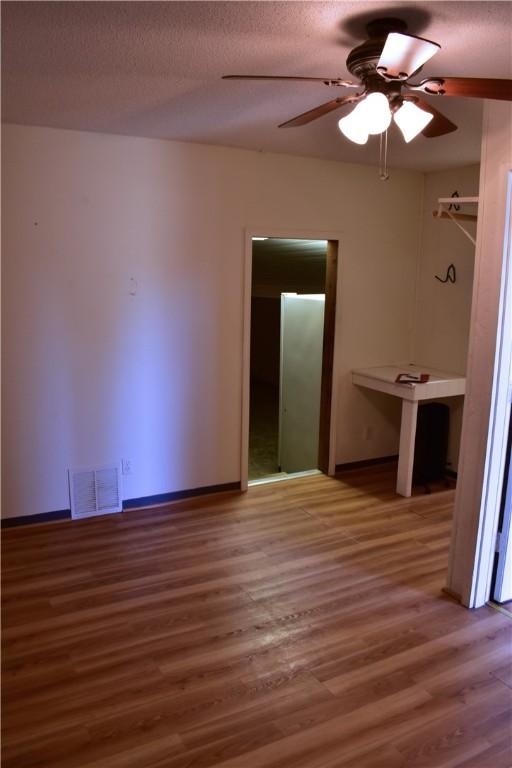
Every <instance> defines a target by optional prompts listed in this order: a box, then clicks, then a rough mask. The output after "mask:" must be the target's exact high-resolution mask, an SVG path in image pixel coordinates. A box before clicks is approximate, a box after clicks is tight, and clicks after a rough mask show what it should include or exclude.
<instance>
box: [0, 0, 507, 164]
mask: <svg viewBox="0 0 512 768" xmlns="http://www.w3.org/2000/svg"><path fill="white" fill-rule="evenodd" d="M1 10H2V65H3V88H2V98H3V119H4V121H7V122H13V123H24V124H32V125H46V126H55V127H60V128H72V129H82V130H90V131H104V132H108V133H119V134H128V135H134V136H148V137H157V138H169V139H177V140H180V141H193V142H201V143H208V144H222V145H226V146H236V147H244V148H248V149H255V150H263V151H270V152H286V153H291V154H296V155H307V156H313V157H323V158H330V159H334V160H342V161H346V162H356V163H368V164H376V162H377V159H378V138H372V139H371V140H370V142H369V144H368V145H367V146H363V147H360V146H356V145H354V144H352V143H351V142H349V141H347V140H346V139H345V138H344V137H342V136H341V134H340V133H339V131H338V129H337V120H338V119H339V118H340V117H341V115H342V114H343V113H341V112H340V113H336V112H335V113H331V114H330V115H327V116H325V117H323V118H320V119H319V120H317V121H316V122H314V123H312V124H310V125H307V126H304V127H301V128H288V129H278V128H277V125H278V123H280V122H283V121H284V120H286V119H288V118H290V117H293V116H294V115H297V114H299V113H301V112H304V111H305V110H307V109H310V108H312V107H314V106H316V105H318V104H320V103H322V102H324V101H328V100H329V99H331V98H333V96H338V95H341V94H342V93H343V90H342V89H339V88H338V89H329V88H327V87H326V86H324V85H323V84H321V83H319V84H316V83H289V84H288V83H268V82H240V81H222V80H221V76H222V75H223V74H233V73H234V74H238V73H242V74H251V73H252V74H286V75H294V74H299V75H315V76H321V77H325V76H329V77H340V76H341V77H348V72H347V70H346V67H345V59H346V57H347V54H348V52H349V51H350V49H351V48H353V47H354V46H355V45H357V44H358V43H359V42H361V41H362V39H364V37H365V36H366V35H365V32H364V23H365V22H366V21H368V20H369V19H371V18H376V17H382V16H389V15H395V16H400V17H401V18H403V19H404V20H406V21H407V22H408V24H409V31H410V32H412V33H413V34H419V35H423V36H426V37H429V38H430V39H432V40H435V41H437V42H438V43H440V45H441V46H442V50H441V51H440V53H438V54H437V55H436V56H435V57H434V59H432V61H431V62H429V64H427V65H426V67H425V73H426V74H428V75H453V76H456V75H459V76H469V77H472V76H473V77H510V76H511V73H512V62H511V57H512V44H511V35H512V33H511V30H512V24H511V20H512V18H511V17H512V4H511V3H510V2H423V3H407V2H395V3H387V2H383V1H382V0H381V2H362V1H358V2H164V3H159V2H111V3H105V2H83V3H82V2H49V3H48V2H35V3H32V2H2V6H1ZM345 92H346V91H345ZM434 101H435V103H436V106H437V107H438V108H442V110H443V111H444V112H445V114H446V115H447V116H448V117H449V118H450V119H451V120H453V121H454V122H455V123H457V124H458V125H459V126H460V127H459V130H458V131H456V132H455V133H453V134H450V135H447V136H443V137H439V138H436V139H426V138H424V137H422V136H420V137H419V138H418V139H415V140H414V142H413V143H412V144H410V145H406V144H405V143H404V142H403V140H402V139H401V137H400V136H399V135H398V132H397V131H395V130H394V129H393V130H391V131H390V161H389V162H390V165H391V166H395V167H404V168H415V169H418V170H427V169H436V168H447V167H451V166H455V165H465V164H469V163H472V162H478V160H479V151H480V130H481V110H482V103H481V101H480V100H478V99H462V98H438V99H437V100H434Z"/></svg>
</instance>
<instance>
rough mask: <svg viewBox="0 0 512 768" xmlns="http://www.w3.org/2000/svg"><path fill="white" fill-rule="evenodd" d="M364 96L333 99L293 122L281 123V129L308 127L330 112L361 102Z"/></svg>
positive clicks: (294, 119) (295, 118)
mask: <svg viewBox="0 0 512 768" xmlns="http://www.w3.org/2000/svg"><path fill="white" fill-rule="evenodd" d="M363 96H364V94H363V93H359V94H355V95H354V96H340V97H339V98H338V99H332V100H331V101H327V102H326V103H325V104H320V106H318V107H315V108H314V109H309V110H308V111H307V112H303V113H302V114H301V115H297V117H292V119H291V120H287V121H286V122H285V123H281V125H280V126H279V128H296V127H298V126H299V125H306V124H307V123H311V122H312V121H313V120H316V119H317V118H318V117H322V116H323V115H327V114H328V113H329V112H333V111H334V110H335V109H339V108H340V107H343V106H344V105H345V104H350V103H352V102H355V101H359V99H361V98H362V97H363Z"/></svg>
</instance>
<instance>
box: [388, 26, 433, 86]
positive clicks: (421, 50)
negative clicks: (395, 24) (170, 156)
mask: <svg viewBox="0 0 512 768" xmlns="http://www.w3.org/2000/svg"><path fill="white" fill-rule="evenodd" d="M440 48H441V46H440V45H438V44H437V43H433V42H432V41H431V40H425V39H424V38H422V37H414V36H413V35H404V34H402V33H401V32H390V33H389V35H388V36H387V38H386V42H385V44H384V48H383V49H382V53H381V56H380V59H379V61H378V64H377V72H378V73H379V75H382V77H384V78H385V79H386V80H407V78H408V77H410V76H411V75H412V74H413V73H414V72H416V71H417V70H418V69H419V68H420V67H422V66H423V64H425V62H426V61H428V60H429V59H431V58H432V56H433V55H434V54H435V53H437V52H438V50H439V49H440Z"/></svg>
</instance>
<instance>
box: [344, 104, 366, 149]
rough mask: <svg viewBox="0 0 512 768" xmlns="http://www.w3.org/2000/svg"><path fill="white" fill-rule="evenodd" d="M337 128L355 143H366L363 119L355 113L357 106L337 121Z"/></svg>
mask: <svg viewBox="0 0 512 768" xmlns="http://www.w3.org/2000/svg"><path fill="white" fill-rule="evenodd" d="M338 128H339V129H340V131H341V132H342V134H343V135H344V136H346V137H347V139H350V141H353V142H354V143H355V144H366V142H367V141H368V131H367V130H366V127H365V124H364V120H361V119H360V116H359V115H358V114H357V107H356V108H355V109H353V110H352V112H350V114H348V115H347V116H346V117H342V118H341V120H340V121H339V122H338Z"/></svg>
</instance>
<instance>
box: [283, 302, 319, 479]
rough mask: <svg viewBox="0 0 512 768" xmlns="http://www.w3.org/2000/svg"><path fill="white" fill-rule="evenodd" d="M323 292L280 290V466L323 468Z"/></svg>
mask: <svg viewBox="0 0 512 768" xmlns="http://www.w3.org/2000/svg"><path fill="white" fill-rule="evenodd" d="M324 307H325V296H324V294H310V295H301V296H299V295H297V294H293V293H282V294H281V373H280V391H279V465H280V467H281V471H282V472H302V471H304V470H308V469H317V467H318V437H319V429H320V389H321V382H322V351H323V334H324Z"/></svg>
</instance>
